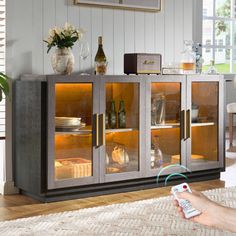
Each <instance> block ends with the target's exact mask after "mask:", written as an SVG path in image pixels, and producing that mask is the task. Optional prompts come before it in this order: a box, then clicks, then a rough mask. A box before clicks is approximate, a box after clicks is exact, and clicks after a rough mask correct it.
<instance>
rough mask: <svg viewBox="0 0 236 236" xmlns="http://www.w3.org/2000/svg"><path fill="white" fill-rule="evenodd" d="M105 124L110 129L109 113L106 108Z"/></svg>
mask: <svg viewBox="0 0 236 236" xmlns="http://www.w3.org/2000/svg"><path fill="white" fill-rule="evenodd" d="M105 125H106V129H109V114H108V112H107V110H106V116H105Z"/></svg>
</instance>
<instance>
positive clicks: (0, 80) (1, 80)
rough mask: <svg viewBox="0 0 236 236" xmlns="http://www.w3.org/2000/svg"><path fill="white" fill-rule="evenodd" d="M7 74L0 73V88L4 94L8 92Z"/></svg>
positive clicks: (6, 94)
mask: <svg viewBox="0 0 236 236" xmlns="http://www.w3.org/2000/svg"><path fill="white" fill-rule="evenodd" d="M7 78H8V77H7V76H6V75H4V74H2V73H1V74H0V90H1V91H2V92H3V93H4V94H5V96H8V94H9V85H8V82H7Z"/></svg>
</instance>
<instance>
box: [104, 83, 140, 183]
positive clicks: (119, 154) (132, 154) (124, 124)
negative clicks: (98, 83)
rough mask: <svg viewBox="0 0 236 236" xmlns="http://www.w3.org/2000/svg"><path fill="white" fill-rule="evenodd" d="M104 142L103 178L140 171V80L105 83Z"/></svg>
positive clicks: (130, 174)
mask: <svg viewBox="0 0 236 236" xmlns="http://www.w3.org/2000/svg"><path fill="white" fill-rule="evenodd" d="M103 87H104V94H103V96H102V99H103V102H104V116H105V119H104V121H105V125H104V126H105V146H104V148H103V149H102V152H101V156H102V158H101V159H102V160H104V162H103V164H102V166H101V168H102V170H101V172H102V173H104V176H105V179H104V181H105V182H106V181H112V180H122V179H129V178H132V177H137V176H138V175H139V174H140V122H141V121H140V83H138V82H137V83H135V82H125V83H124V82H115V81H114V82H109V80H107V81H106V82H105V83H104V86H103ZM104 166H105V168H104Z"/></svg>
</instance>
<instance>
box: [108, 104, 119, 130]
mask: <svg viewBox="0 0 236 236" xmlns="http://www.w3.org/2000/svg"><path fill="white" fill-rule="evenodd" d="M109 118H110V128H111V129H116V123H117V113H116V107H115V101H112V102H111V111H110V117H109Z"/></svg>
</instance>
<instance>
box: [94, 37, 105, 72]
mask: <svg viewBox="0 0 236 236" xmlns="http://www.w3.org/2000/svg"><path fill="white" fill-rule="evenodd" d="M106 72H107V58H106V56H105V53H104V51H103V44H102V36H99V37H98V51H97V54H96V56H95V75H105V74H106Z"/></svg>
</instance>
